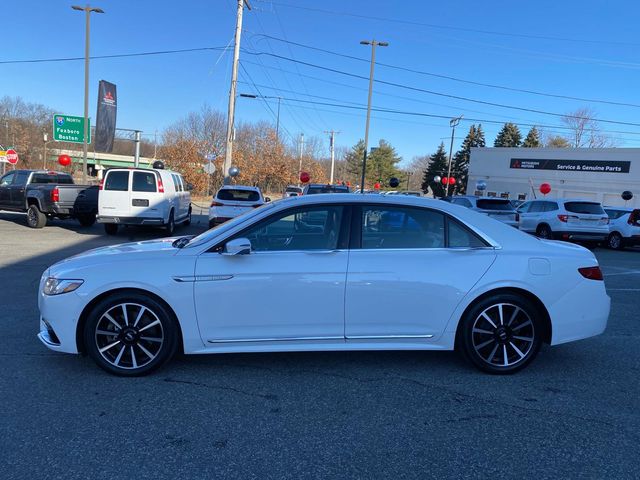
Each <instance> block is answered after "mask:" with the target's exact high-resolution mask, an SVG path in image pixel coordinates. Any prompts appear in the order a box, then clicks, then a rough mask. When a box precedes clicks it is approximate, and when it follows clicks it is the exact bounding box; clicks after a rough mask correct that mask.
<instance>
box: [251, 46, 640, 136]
mask: <svg viewBox="0 0 640 480" xmlns="http://www.w3.org/2000/svg"><path fill="white" fill-rule="evenodd" d="M246 53H247V54H249V55H268V56H272V57H275V58H280V59H282V60H287V61H289V62H296V63H300V64H301V65H306V66H308V67H312V68H317V69H321V70H325V71H328V72H333V73H338V74H340V75H346V76H349V77H353V78H358V79H361V80H368V79H367V77H365V76H362V75H358V74H355V73H350V72H345V71H342V70H338V69H335V68H330V67H325V66H322V65H316V64H313V63H310V62H303V61H301V60H295V59H292V58H289V57H285V56H283V55H277V54H274V53H268V52H250V51H247V52H246ZM374 82H375V83H379V84H382V85H389V86H392V87H397V88H403V89H406V90H412V91H416V92H422V93H428V94H430V95H436V96H439V97H446V98H453V99H456V100H463V101H465V102H472V103H480V104H482V105H490V106H493V107H500V108H508V109H511V110H519V111H523V112H530V113H538V114H541V115H551V116H554V117H559V118H575V119H580V120H583V119H584V118H585V117H581V116H578V115H570V114H562V113H555V112H547V111H545V110H537V109H534V108H526V107H517V106H515V105H506V104H502V103H496V102H488V101H485V100H478V99H475V98H468V97H462V96H460V95H452V94H449V93H442V92H436V91H433V90H427V89H424V88H419V87H413V86H411V85H404V84H401V83H396V82H388V81H385V80H378V79H375V80H374ZM591 120H594V121H597V122H600V123H610V124H613V125H627V126H632V127H640V123H633V122H621V121H617V120H607V119H601V118H592V119H591Z"/></svg>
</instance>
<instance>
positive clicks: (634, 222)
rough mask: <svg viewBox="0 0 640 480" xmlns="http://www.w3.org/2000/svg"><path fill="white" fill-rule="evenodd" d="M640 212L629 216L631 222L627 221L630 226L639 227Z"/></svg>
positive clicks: (637, 211) (635, 211)
mask: <svg viewBox="0 0 640 480" xmlns="http://www.w3.org/2000/svg"><path fill="white" fill-rule="evenodd" d="M639 212H640V210H634V211H633V212H631V215H629V220H627V223H628V224H629V225H637V224H638V213H639Z"/></svg>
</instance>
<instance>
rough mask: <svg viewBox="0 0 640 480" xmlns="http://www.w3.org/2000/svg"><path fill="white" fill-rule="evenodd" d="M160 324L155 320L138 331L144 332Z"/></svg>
mask: <svg viewBox="0 0 640 480" xmlns="http://www.w3.org/2000/svg"><path fill="white" fill-rule="evenodd" d="M159 324H160V320H155V321H153V322H151V323H150V324H149V325H147V326H146V327H142V328H141V329H140V330H139V331H140V332H144V331H145V330H146V329H148V328H151V327H153V326H154V325H159Z"/></svg>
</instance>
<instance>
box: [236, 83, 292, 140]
mask: <svg viewBox="0 0 640 480" xmlns="http://www.w3.org/2000/svg"><path fill="white" fill-rule="evenodd" d="M240 96H241V97H244V98H264V99H272V98H277V99H278V114H277V116H276V141H277V142H279V141H280V101H281V100H282V97H272V96H268V95H254V94H253V93H241V94H240Z"/></svg>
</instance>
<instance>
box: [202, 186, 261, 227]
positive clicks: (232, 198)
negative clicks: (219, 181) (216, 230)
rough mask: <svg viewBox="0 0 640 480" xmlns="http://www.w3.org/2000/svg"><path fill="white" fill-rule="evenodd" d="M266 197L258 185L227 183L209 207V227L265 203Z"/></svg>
mask: <svg viewBox="0 0 640 480" xmlns="http://www.w3.org/2000/svg"><path fill="white" fill-rule="evenodd" d="M265 201H266V200H265V198H264V197H263V196H262V192H261V191H260V189H259V188H258V187H246V186H243V185H225V186H223V187H222V188H221V189H220V190H218V193H216V195H215V197H213V201H212V202H211V208H209V228H213V227H215V226H216V225H219V224H221V223H224V222H226V221H227V220H231V219H232V218H234V217H237V216H238V215H242V214H243V213H245V212H248V211H250V210H251V209H253V208H258V207H261V206H262V205H264V204H265Z"/></svg>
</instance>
